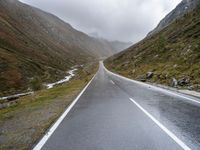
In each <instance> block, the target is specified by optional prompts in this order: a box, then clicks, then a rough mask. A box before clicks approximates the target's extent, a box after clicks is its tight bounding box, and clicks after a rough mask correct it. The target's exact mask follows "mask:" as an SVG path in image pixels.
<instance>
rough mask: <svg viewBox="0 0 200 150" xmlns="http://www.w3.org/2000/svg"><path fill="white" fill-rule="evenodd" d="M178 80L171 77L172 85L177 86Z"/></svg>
mask: <svg viewBox="0 0 200 150" xmlns="http://www.w3.org/2000/svg"><path fill="white" fill-rule="evenodd" d="M177 85H178V81H177V80H176V79H175V78H172V87H177Z"/></svg>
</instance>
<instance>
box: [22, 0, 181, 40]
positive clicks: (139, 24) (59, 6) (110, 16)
mask: <svg viewBox="0 0 200 150" xmlns="http://www.w3.org/2000/svg"><path fill="white" fill-rule="evenodd" d="M20 1H22V2H25V3H27V4H30V5H33V6H36V7H38V8H41V9H42V10H45V11H48V12H50V13H52V14H55V15H56V16H58V17H60V18H61V19H63V20H65V21H66V22H68V23H70V24H71V25H72V26H73V27H74V28H76V29H78V30H80V31H83V32H85V33H87V34H89V35H96V36H99V37H102V38H105V39H108V40H119V41H130V42H137V41H138V40H140V39H142V38H143V37H144V36H145V35H146V34H147V33H148V32H149V31H150V30H152V29H153V28H154V27H155V26H156V25H157V24H158V22H159V21H160V20H161V19H162V18H163V17H164V16H165V15H166V14H167V13H169V12H170V11H171V10H172V9H173V8H175V6H176V5H177V4H178V3H179V2H180V1H181V0H20Z"/></svg>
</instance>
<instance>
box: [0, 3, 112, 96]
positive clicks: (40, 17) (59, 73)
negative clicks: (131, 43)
mask: <svg viewBox="0 0 200 150" xmlns="http://www.w3.org/2000/svg"><path fill="white" fill-rule="evenodd" d="M111 45H112V44H111V43H107V44H106V45H105V44H104V43H101V41H99V40H97V39H95V38H92V37H90V36H88V35H87V34H85V33H83V32H81V31H78V30H76V29H74V28H73V27H72V26H71V25H70V24H69V23H66V22H64V21H63V20H61V19H60V18H59V17H57V16H55V15H53V14H50V13H48V12H45V11H43V10H40V9H38V8H35V7H32V6H29V5H27V4H24V3H21V2H19V1H18V0H1V1H0V72H1V73H0V90H1V93H0V96H3V95H8V94H16V93H19V92H21V91H27V89H30V88H31V87H32V81H33V80H34V81H35V80H36V81H37V82H38V83H41V84H42V83H44V82H53V81H55V80H58V79H61V78H63V77H64V76H65V75H66V71H67V70H69V69H70V67H72V66H74V65H79V64H84V63H88V62H91V61H97V60H98V59H99V58H101V57H108V56H111V55H112V54H113V51H114V49H113V47H112V46H111Z"/></svg>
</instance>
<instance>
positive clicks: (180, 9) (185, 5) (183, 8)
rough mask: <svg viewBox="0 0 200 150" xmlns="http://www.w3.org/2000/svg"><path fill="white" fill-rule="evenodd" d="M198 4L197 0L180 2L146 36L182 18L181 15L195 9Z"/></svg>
mask: <svg viewBox="0 0 200 150" xmlns="http://www.w3.org/2000/svg"><path fill="white" fill-rule="evenodd" d="M198 4H199V0H182V2H181V3H180V4H179V5H178V6H177V7H176V8H175V9H174V10H173V11H171V12H170V13H169V14H168V15H167V16H166V17H165V18H164V19H162V20H161V21H160V23H159V24H158V26H157V27H156V28H155V29H154V30H153V31H151V32H150V33H149V34H148V36H150V35H153V34H154V33H157V32H159V31H161V30H162V29H163V28H165V27H166V26H168V25H169V24H171V23H172V22H174V21H175V20H176V19H178V18H180V17H182V16H183V15H185V14H187V13H188V12H190V11H191V10H193V9H194V8H196V6H197V5H198Z"/></svg>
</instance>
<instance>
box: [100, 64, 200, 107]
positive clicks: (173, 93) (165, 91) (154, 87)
mask: <svg viewBox="0 0 200 150" xmlns="http://www.w3.org/2000/svg"><path fill="white" fill-rule="evenodd" d="M103 67H104V69H105V70H106V71H107V72H108V73H109V74H112V75H114V76H117V77H119V78H122V79H124V80H127V81H130V82H133V83H136V84H140V85H142V86H145V87H151V88H152V89H155V90H158V91H161V92H164V93H168V94H171V95H174V96H178V97H180V98H184V99H187V100H189V101H192V102H195V103H198V104H200V101H198V100H195V99H192V98H189V97H186V96H183V95H180V94H178V93H175V92H172V91H169V90H167V89H163V88H160V87H156V86H153V85H150V84H147V83H143V82H140V81H136V80H132V79H129V78H126V77H124V76H121V75H119V74H115V73H113V72H111V71H109V70H108V69H107V68H106V67H105V66H104V64H103Z"/></svg>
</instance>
